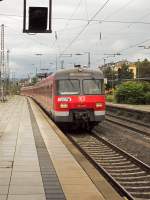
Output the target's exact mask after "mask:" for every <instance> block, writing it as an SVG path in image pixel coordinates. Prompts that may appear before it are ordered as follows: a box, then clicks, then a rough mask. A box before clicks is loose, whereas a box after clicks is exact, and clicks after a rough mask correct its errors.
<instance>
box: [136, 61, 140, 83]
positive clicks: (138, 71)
mask: <svg viewBox="0 0 150 200" xmlns="http://www.w3.org/2000/svg"><path fill="white" fill-rule="evenodd" d="M137 74H138V82H139V81H140V59H138V66H137Z"/></svg>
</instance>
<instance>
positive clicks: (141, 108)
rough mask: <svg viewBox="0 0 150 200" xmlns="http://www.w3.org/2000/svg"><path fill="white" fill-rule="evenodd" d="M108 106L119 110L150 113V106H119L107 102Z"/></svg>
mask: <svg viewBox="0 0 150 200" xmlns="http://www.w3.org/2000/svg"><path fill="white" fill-rule="evenodd" d="M106 105H108V106H114V107H118V108H125V109H132V110H136V111H144V112H150V105H130V104H118V103H110V102H107V103H106Z"/></svg>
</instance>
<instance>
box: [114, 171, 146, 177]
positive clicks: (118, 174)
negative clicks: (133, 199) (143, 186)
mask: <svg viewBox="0 0 150 200" xmlns="http://www.w3.org/2000/svg"><path fill="white" fill-rule="evenodd" d="M111 175H112V176H115V177H116V176H117V177H118V176H126V178H128V177H140V176H141V175H146V173H145V171H139V172H135V173H134V172H133V173H130V172H122V173H111Z"/></svg>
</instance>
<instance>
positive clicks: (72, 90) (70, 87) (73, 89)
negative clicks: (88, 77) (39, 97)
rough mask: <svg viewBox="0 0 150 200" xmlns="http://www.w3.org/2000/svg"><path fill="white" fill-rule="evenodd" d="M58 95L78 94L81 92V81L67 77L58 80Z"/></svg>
mask: <svg viewBox="0 0 150 200" xmlns="http://www.w3.org/2000/svg"><path fill="white" fill-rule="evenodd" d="M57 93H58V95H78V94H80V81H79V80H76V79H68V80H67V79H66V80H58V81H57Z"/></svg>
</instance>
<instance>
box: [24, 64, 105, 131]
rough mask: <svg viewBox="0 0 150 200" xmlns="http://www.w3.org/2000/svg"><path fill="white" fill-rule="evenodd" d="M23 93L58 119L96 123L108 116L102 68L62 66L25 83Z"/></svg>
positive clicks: (89, 123) (78, 124)
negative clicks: (42, 76)
mask: <svg viewBox="0 0 150 200" xmlns="http://www.w3.org/2000/svg"><path fill="white" fill-rule="evenodd" d="M21 94H22V95H26V96H30V97H32V98H33V99H34V100H36V101H37V102H38V103H39V104H40V105H41V106H42V107H43V108H44V109H45V110H46V111H47V112H48V113H49V114H50V115H51V117H52V119H53V120H54V121H55V122H62V123H70V124H71V123H75V125H76V126H77V127H80V126H88V127H91V128H92V127H93V126H95V125H96V124H97V123H99V122H101V121H102V120H104V118H105V95H104V78H103V74H102V72H101V71H96V70H87V69H84V68H74V69H70V70H61V71H57V72H56V73H54V74H52V75H50V76H49V77H47V78H46V79H44V80H42V81H41V82H38V83H37V84H36V85H34V86H29V87H24V88H22V90H21Z"/></svg>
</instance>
